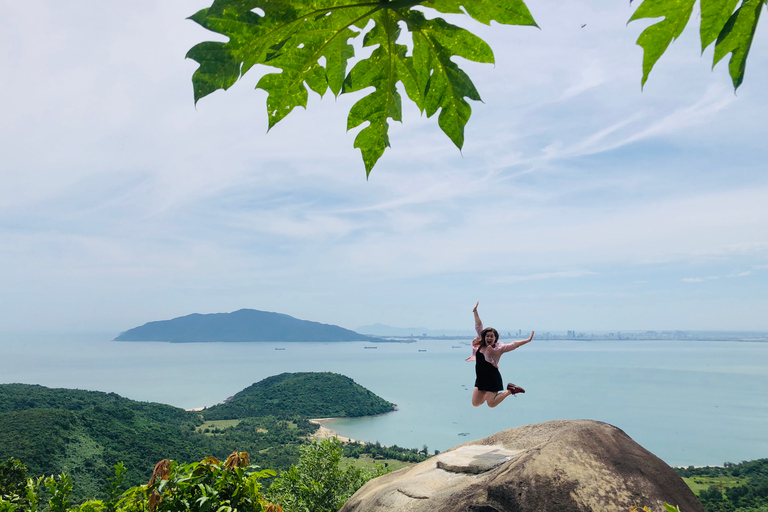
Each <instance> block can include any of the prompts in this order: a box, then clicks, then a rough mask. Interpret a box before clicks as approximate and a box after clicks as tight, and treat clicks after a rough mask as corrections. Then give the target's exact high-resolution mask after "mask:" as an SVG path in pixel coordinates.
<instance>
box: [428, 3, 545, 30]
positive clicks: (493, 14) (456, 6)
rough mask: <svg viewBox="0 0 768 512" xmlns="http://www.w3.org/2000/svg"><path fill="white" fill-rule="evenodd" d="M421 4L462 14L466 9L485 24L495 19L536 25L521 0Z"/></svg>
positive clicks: (440, 10) (510, 22) (502, 21)
mask: <svg viewBox="0 0 768 512" xmlns="http://www.w3.org/2000/svg"><path fill="white" fill-rule="evenodd" d="M422 5H424V7H431V8H432V9H435V10H436V11H439V12H443V13H451V14H462V13H464V12H465V10H466V13H467V14H469V15H470V16H472V17H473V18H474V19H476V20H477V21H479V22H480V23H485V24H486V25H490V24H491V21H496V22H498V23H503V24H505V25H528V26H533V27H538V25H536V21H535V20H534V19H533V16H531V12H530V11H529V10H528V7H527V6H526V5H525V3H524V2H523V1H522V0H508V1H499V0H427V1H426V2H424V3H423V4H422ZM462 7H463V8H464V9H462Z"/></svg>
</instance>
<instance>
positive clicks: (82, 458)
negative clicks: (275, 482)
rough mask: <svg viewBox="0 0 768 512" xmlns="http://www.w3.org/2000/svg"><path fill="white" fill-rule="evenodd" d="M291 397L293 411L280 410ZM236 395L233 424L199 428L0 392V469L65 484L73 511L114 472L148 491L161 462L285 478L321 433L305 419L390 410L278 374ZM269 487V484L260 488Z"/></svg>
mask: <svg viewBox="0 0 768 512" xmlns="http://www.w3.org/2000/svg"><path fill="white" fill-rule="evenodd" d="M289 388H290V390H291V393H292V394H293V396H294V397H295V398H296V400H294V401H290V400H284V397H283V394H284V393H287V390H288V389H289ZM334 390H336V391H338V393H336V394H333V391H334ZM238 395H240V396H237V395H236V396H237V399H236V400H233V401H232V402H231V404H233V405H236V406H237V407H238V409H237V410H238V411H239V414H238V417H237V419H232V420H220V419H216V420H209V421H206V419H205V418H204V416H205V412H206V411H202V412H192V411H185V410H183V409H179V408H176V407H171V406H169V405H163V404H157V403H145V402H137V401H134V400H129V399H127V398H123V397H120V396H119V395H116V394H114V393H102V392H95V391H83V390H72V389H50V388H46V387H43V386H35V385H26V384H5V385H0V432H2V435H0V462H2V461H6V460H8V459H10V458H13V459H16V460H19V461H20V462H21V463H22V464H23V466H24V467H25V470H26V471H28V473H29V475H32V476H34V477H35V478H38V477H41V476H48V477H49V476H50V475H61V474H66V475H67V478H69V480H70V483H71V485H72V488H71V490H70V491H69V492H70V495H71V499H72V500H74V501H83V500H85V499H87V498H98V499H104V498H105V496H106V495H105V494H104V493H105V491H104V489H106V488H108V486H109V477H110V475H111V474H112V473H113V468H114V467H115V466H116V465H118V464H120V463H121V464H122V465H123V468H124V474H123V475H122V477H121V478H122V479H123V480H124V483H125V484H126V485H127V486H133V487H135V486H138V485H140V484H142V483H144V482H146V481H147V475H148V474H149V473H151V471H152V468H153V467H154V465H155V463H157V461H158V460H162V459H172V460H176V461H195V460H204V459H205V458H206V457H209V456H213V457H215V458H217V459H220V460H225V459H226V458H227V456H228V455H229V454H230V453H232V452H234V451H244V452H247V453H248V454H249V458H250V462H251V464H252V465H254V466H258V467H261V468H270V469H272V470H275V471H285V470H288V469H289V468H290V467H291V465H295V464H297V463H298V461H299V457H300V454H301V449H302V448H303V447H304V446H306V445H307V444H308V443H309V439H310V437H311V436H312V434H314V433H315V432H316V430H317V428H318V427H317V425H315V424H313V423H311V422H310V421H309V420H308V419H309V418H317V417H323V416H331V415H332V414H331V413H333V412H335V413H339V412H344V413H345V415H347V416H354V415H360V414H365V413H366V412H371V411H379V410H381V409H382V408H385V409H386V410H391V407H392V404H390V403H389V402H387V401H385V400H383V399H381V398H380V397H378V396H376V395H375V394H373V393H371V392H370V391H368V390H367V389H365V388H362V387H361V386H358V385H357V384H355V383H354V381H352V380H351V379H349V378H347V377H344V376H342V375H337V374H330V373H322V374H311V373H304V374H282V375H278V376H275V377H270V378H268V379H265V380H264V381H262V382H259V383H256V384H254V385H253V386H251V387H250V388H248V389H247V390H244V391H243V392H242V393H238ZM270 396H271V398H269V397H270ZM256 397H260V398H261V399H263V400H264V401H270V400H273V401H275V403H270V404H268V407H265V408H262V409H254V408H252V407H250V406H249V405H248V404H249V403H250V401H251V400H252V399H254V398H256ZM320 400H322V401H327V402H328V403H321V401H320ZM382 404H384V405H382ZM223 405H230V404H223ZM294 406H295V407H294ZM280 407H282V409H280ZM215 409H216V408H215V407H214V408H211V409H208V411H213V410H215ZM340 409H343V411H341V410H340ZM270 412H279V414H278V415H272V414H269V413H270ZM343 449H344V451H345V452H346V453H345V454H344V456H345V457H348V458H350V460H351V459H352V458H355V457H360V456H361V455H362V456H366V457H369V458H370V459H371V460H374V461H376V462H379V461H381V462H384V461H385V460H386V459H390V460H400V461H405V462H409V463H412V462H419V461H421V460H424V459H426V457H427V454H426V453H425V452H424V451H422V452H420V451H418V450H416V449H404V448H399V447H382V446H381V445H379V444H378V443H376V444H372V445H357V444H350V445H347V446H345V447H344V448H343ZM362 467H363V468H365V467H367V466H365V465H363V466H362ZM271 481H272V477H267V480H266V483H267V484H269V483H270V482H271ZM41 485H43V488H44V487H45V485H44V484H41Z"/></svg>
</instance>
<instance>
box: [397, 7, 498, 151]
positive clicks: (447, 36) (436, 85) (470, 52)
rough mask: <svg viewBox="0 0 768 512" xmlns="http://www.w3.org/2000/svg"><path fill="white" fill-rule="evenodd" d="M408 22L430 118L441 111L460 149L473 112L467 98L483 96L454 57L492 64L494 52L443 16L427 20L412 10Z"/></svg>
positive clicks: (448, 132)
mask: <svg viewBox="0 0 768 512" xmlns="http://www.w3.org/2000/svg"><path fill="white" fill-rule="evenodd" d="M406 22H407V24H408V28H409V29H410V30H411V32H412V33H413V46H414V50H413V54H414V60H415V61H416V62H418V68H417V69H418V74H417V78H418V83H419V85H420V91H423V95H424V99H423V102H424V103H423V105H424V110H425V111H426V113H427V117H431V116H432V115H434V114H435V113H436V112H437V111H438V110H440V116H439V117H438V124H439V125H440V128H441V129H442V130H443V132H445V134H446V135H448V137H449V138H450V139H451V140H452V141H453V143H454V144H455V145H456V147H458V148H459V149H461V148H462V146H463V145H464V126H465V125H466V124H467V121H468V120H469V116H470V114H471V112H472V109H471V108H470V106H469V104H468V103H467V102H466V100H465V99H464V98H470V99H472V100H475V101H481V99H480V94H479V93H478V92H477V89H475V86H474V84H473V83H472V81H471V80H470V79H469V77H468V76H467V75H466V73H464V71H462V70H461V69H460V68H459V67H458V66H457V65H456V63H455V62H453V61H452V60H451V57H453V56H454V55H456V56H460V57H464V58H465V59H468V60H473V61H475V62H487V63H492V62H493V52H492V51H491V49H490V47H489V46H488V45H487V44H486V43H485V42H484V41H483V40H481V39H480V38H478V37H477V36H475V35H473V34H471V33H470V32H467V31H466V30H464V29H462V28H459V27H456V26H454V25H450V24H448V23H446V22H445V21H444V20H442V19H441V18H436V19H433V20H427V19H426V18H425V17H424V15H423V14H422V13H420V12H418V11H412V12H410V13H408V17H407V18H406ZM412 99H413V98H412ZM417 103H418V102H417Z"/></svg>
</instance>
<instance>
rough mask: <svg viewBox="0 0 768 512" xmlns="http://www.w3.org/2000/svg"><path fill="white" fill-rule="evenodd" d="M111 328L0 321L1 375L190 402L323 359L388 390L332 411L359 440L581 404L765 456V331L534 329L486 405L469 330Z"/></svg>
mask: <svg viewBox="0 0 768 512" xmlns="http://www.w3.org/2000/svg"><path fill="white" fill-rule="evenodd" d="M114 336H115V334H114V333H88V334H83V333H74V334H56V335H51V334H47V335H29V334H26V335H0V383H12V382H21V383H28V384H42V385H44V386H49V387H62V388H78V389H88V390H96V391H109V392H115V393H118V394H119V395H122V396H124V397H127V398H132V399H134V400H143V401H152V402H161V403H165V404H170V405H174V406H177V407H183V408H186V409H189V408H194V407H202V406H206V405H213V404H215V403H218V402H221V401H223V400H224V399H225V398H227V397H228V396H231V395H233V394H235V393H236V392H238V391H240V390H242V389H243V388H245V387H247V386H249V385H251V384H253V383H254V382H257V381H259V380H261V379H263V378H265V377H268V376H270V375H275V374H278V373H282V372H300V371H332V372H337V373H341V374H344V375H347V376H349V377H351V378H352V379H354V380H355V381H356V382H357V383H359V384H361V385H362V386H365V387H366V388H368V389H370V390H371V391H373V392H374V393H376V394H378V395H380V396H382V397H383V398H385V399H387V400H389V401H391V402H394V403H396V404H398V410H397V411H396V412H394V413H390V414H386V415H383V416H378V417H373V418H359V419H348V420H335V421H333V422H331V423H329V424H328V426H329V427H330V428H332V429H334V430H336V431H337V432H338V433H339V435H343V436H347V437H352V438H354V439H359V440H362V441H370V442H375V441H379V442H381V443H382V444H385V445H391V444H397V445H400V446H405V447H417V448H422V447H423V445H427V446H428V447H429V450H430V451H432V450H435V449H437V450H446V449H448V448H450V447H452V446H455V445H457V444H461V443H463V442H466V441H469V440H472V439H478V438H481V437H485V436H487V435H490V434H492V433H494V432H497V431H499V430H503V429H507V428H512V427H516V426H520V425H525V424H529V423H537V422H542V421H548V420H555V419H576V418H586V419H594V420H600V421H605V422H607V423H611V424H613V425H615V426H617V427H619V428H621V429H622V430H624V431H625V432H626V433H627V434H629V435H630V436H631V437H632V438H633V439H635V440H636V441H637V442H639V443H640V444H641V445H643V446H644V447H645V448H647V449H649V450H650V451H652V452H653V453H655V454H656V455H658V456H659V457H661V458H662V459H663V460H665V461H666V462H667V463H668V464H671V465H715V464H718V465H719V464H722V463H724V462H740V461H742V460H750V459H756V458H763V457H768V343H759V342H726V341H720V342H717V341H707V342H700V341H538V340H534V342H532V343H530V344H528V345H526V346H525V347H522V348H521V349H519V350H516V351H514V352H511V353H509V354H506V355H505V356H504V357H503V358H502V360H501V365H500V366H501V372H502V375H503V377H504V379H505V382H514V383H515V384H518V385H520V386H522V387H524V388H525V389H526V391H527V392H526V393H525V394H524V395H520V396H516V397H510V398H508V399H507V400H506V401H505V402H504V403H503V404H501V405H500V406H499V407H497V408H495V409H489V408H488V407H486V406H483V407H480V408H474V407H472V405H471V403H470V395H471V390H472V385H473V382H474V366H473V363H467V362H464V359H465V358H466V357H467V356H468V355H469V352H470V349H469V346H468V344H467V342H464V343H461V344H460V343H458V342H456V341H451V340H448V341H419V342H416V343H378V344H377V348H376V349H366V348H365V346H371V345H372V344H371V343H287V344H273V343H240V344H238V343H206V344H204V343H196V344H171V343H118V342H112V341H108V340H109V339H111V338H113V337H114ZM457 345H459V346H460V348H452V347H453V346H457ZM276 347H280V348H284V349H285V350H275V348H276ZM460 434H466V435H460Z"/></svg>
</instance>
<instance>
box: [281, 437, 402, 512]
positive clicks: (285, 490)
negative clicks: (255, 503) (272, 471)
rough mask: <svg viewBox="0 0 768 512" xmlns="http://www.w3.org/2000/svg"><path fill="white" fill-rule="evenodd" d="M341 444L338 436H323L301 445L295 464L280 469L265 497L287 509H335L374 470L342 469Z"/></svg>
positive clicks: (297, 511) (290, 511)
mask: <svg viewBox="0 0 768 512" xmlns="http://www.w3.org/2000/svg"><path fill="white" fill-rule="evenodd" d="M341 457H342V446H341V443H340V442H339V440H338V439H335V438H334V439H323V440H321V441H315V442H313V443H312V444H310V445H306V446H303V447H302V448H301V455H300V457H299V462H298V464H296V465H294V466H291V468H290V469H289V470H288V471H283V472H281V473H280V476H278V477H277V478H276V479H275V481H274V482H273V483H272V485H271V486H270V488H269V490H268V491H267V497H268V498H269V499H270V500H271V501H273V502H275V503H277V504H279V505H281V506H282V507H283V509H284V510H285V511H286V512H336V511H337V510H339V509H340V508H341V506H342V505H344V502H346V501H347V499H349V497H350V496H352V495H353V494H354V493H355V491H357V490H358V489H359V488H360V487H362V486H363V484H365V482H367V481H368V480H370V479H371V478H374V477H376V476H380V475H382V474H385V473H386V472H387V470H386V469H385V468H383V467H381V466H379V467H378V468H377V470H376V471H375V472H373V473H371V472H367V471H364V470H361V469H359V468H356V467H354V466H349V467H347V468H346V469H341V466H340V463H341Z"/></svg>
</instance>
